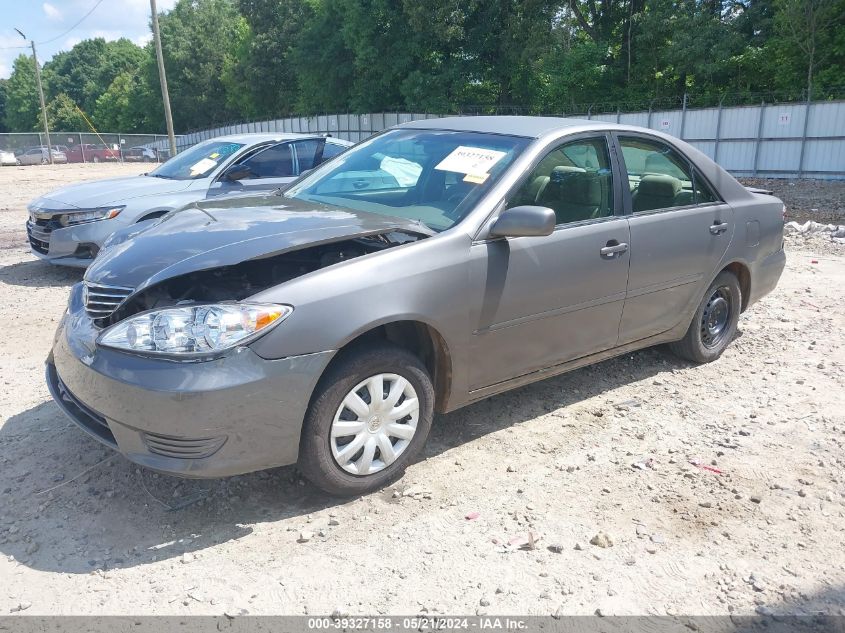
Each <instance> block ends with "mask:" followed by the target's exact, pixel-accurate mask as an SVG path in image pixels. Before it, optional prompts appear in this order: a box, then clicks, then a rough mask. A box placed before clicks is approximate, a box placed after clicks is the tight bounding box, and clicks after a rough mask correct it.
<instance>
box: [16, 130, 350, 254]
mask: <svg viewBox="0 0 845 633" xmlns="http://www.w3.org/2000/svg"><path fill="white" fill-rule="evenodd" d="M351 145H352V143H350V142H349V141H344V140H341V139H337V138H326V137H323V136H317V135H306V134H239V135H232V136H221V137H218V138H214V139H210V140H207V141H203V142H202V143H199V144H197V145H194V146H193V147H191V148H190V149H187V150H185V151H184V152H182V153H180V154H178V155H177V156H175V157H173V158H172V159H170V160H169V161H167V162H166V163H164V164H163V165H161V166H159V167H157V168H156V169H154V170H153V171H151V172H149V173H146V174H142V175H140V176H129V177H123V178H111V179H108V180H98V181H93V182H85V183H80V184H76V185H70V186H68V187H63V188H61V189H57V190H55V191H51V192H50V193H48V194H46V195H44V196H41V197H40V198H36V199H35V200H33V201H32V202H31V203H30V204H29V220H28V221H27V223H26V230H27V236H28V238H29V245H30V248H31V250H32V253H33V254H34V255H35V256H36V257H39V258H41V259H44V260H46V261H49V262H51V263H53V264H62V265H65V266H76V267H81V268H84V267H87V266H88V265H89V264H90V263H91V261H92V260H93V258H94V257H95V256H96V254H97V253H98V252H99V250H100V248H101V247H102V245H103V242H104V241H105V239H106V238H107V237H108V236H109V235H111V234H112V233H114V232H115V231H117V230H118V229H122V228H124V227H126V226H129V225H131V224H135V223H137V222H142V221H145V220H150V219H154V218H159V217H161V216H162V215H164V214H165V213H167V212H168V211H172V210H174V209H178V208H180V207H183V206H185V205H188V204H191V203H193V202H198V201H201V200H208V199H211V198H216V197H219V196H224V195H230V194H249V193H254V192H258V191H262V190H272V189H276V188H278V187H280V186H282V185H284V184H287V183H289V182H291V181H292V180H294V179H295V178H296V177H298V176H299V175H300V174H301V173H303V172H305V171H308V170H309V169H312V168H313V167H315V166H317V165H319V164H320V163H322V162H323V161H325V160H328V159H329V158H332V157H334V156H337V155H338V154H340V153H342V152H343V151H345V150H346V149H347V148H348V147H349V146H351ZM45 151H46V150H45ZM20 158H21V159H23V158H24V156H21V157H20ZM45 160H46V154H45ZM22 162H23V160H22ZM24 164H26V163H24Z"/></svg>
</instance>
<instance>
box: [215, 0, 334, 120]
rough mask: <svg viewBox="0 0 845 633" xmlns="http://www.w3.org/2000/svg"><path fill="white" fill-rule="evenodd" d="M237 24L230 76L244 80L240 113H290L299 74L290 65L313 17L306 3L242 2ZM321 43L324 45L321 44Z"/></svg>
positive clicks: (302, 0) (293, 0) (281, 0)
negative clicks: (238, 23) (240, 21)
mask: <svg viewBox="0 0 845 633" xmlns="http://www.w3.org/2000/svg"><path fill="white" fill-rule="evenodd" d="M238 8H239V10H240V13H241V16H242V18H241V20H242V21H243V23H244V24H243V26H241V25H239V26H238V29H237V35H236V38H235V40H234V41H233V46H232V47H231V48H230V52H231V53H232V55H233V58H234V60H236V61H233V63H232V64H231V69H232V70H231V76H232V77H234V76H237V77H239V78H240V87H241V89H240V91H239V92H240V94H246V95H248V96H249V99H248V102H247V103H244V99H243V98H242V99H239V100H238V101H239V103H236V104H235V105H237V106H238V107H239V108H240V109H243V110H248V111H249V113H250V114H253V115H257V113H261V114H262V115H263V116H281V115H289V114H292V113H293V111H294V108H295V104H296V101H297V97H298V92H299V91H298V81H297V73H296V71H295V68H294V64H293V62H292V57H293V55H294V50H295V49H296V48H297V46H298V45H299V43H300V40H301V38H302V32H303V28H304V27H305V25H306V23H308V21H309V20H310V19H311V18H312V17H313V10H312V7H311V4H310V3H309V2H307V1H306V0H238ZM319 44H323V42H319Z"/></svg>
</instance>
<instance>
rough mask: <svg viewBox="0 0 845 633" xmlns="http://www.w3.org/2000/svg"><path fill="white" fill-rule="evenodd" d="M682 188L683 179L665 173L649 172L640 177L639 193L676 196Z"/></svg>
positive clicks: (668, 196) (663, 196)
mask: <svg viewBox="0 0 845 633" xmlns="http://www.w3.org/2000/svg"><path fill="white" fill-rule="evenodd" d="M680 190H681V181H680V180H678V179H677V178H673V177H672V176H666V175H664V174H647V175H645V176H643V177H642V178H640V184H639V186H638V187H637V195H639V196H654V197H656V198H674V197H675V196H676V195H677V193H678V192H679V191H680Z"/></svg>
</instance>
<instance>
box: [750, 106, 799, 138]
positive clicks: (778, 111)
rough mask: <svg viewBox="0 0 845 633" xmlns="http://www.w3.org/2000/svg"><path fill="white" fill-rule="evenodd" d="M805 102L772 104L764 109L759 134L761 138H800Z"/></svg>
mask: <svg viewBox="0 0 845 633" xmlns="http://www.w3.org/2000/svg"><path fill="white" fill-rule="evenodd" d="M806 113H807V106H806V104H799V105H792V104H790V105H773V106H769V107H767V108H766V110H765V114H764V116H763V127H762V129H761V130H760V136H762V137H763V138H784V137H791V138H796V137H798V138H800V137H801V136H802V134H803V133H804V116H805V114H806Z"/></svg>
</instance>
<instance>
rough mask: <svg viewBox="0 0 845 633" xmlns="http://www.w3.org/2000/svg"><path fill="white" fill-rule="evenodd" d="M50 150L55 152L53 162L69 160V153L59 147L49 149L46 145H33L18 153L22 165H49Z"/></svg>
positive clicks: (58, 162)
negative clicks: (61, 150) (58, 148)
mask: <svg viewBox="0 0 845 633" xmlns="http://www.w3.org/2000/svg"><path fill="white" fill-rule="evenodd" d="M48 151H50V152H52V154H53V163H54V164H60V163H66V162H67V155H65V153H64V152H60V151H59V150H57V149H53V150H48V149H47V148H46V147H31V148H29V149H26V150H23V151H21V153H19V154H18V155H17V158H18V161H19V162H20V164H21V165H47V164H48V163H49V162H50V156H49V154H48V153H47V152H48Z"/></svg>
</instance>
